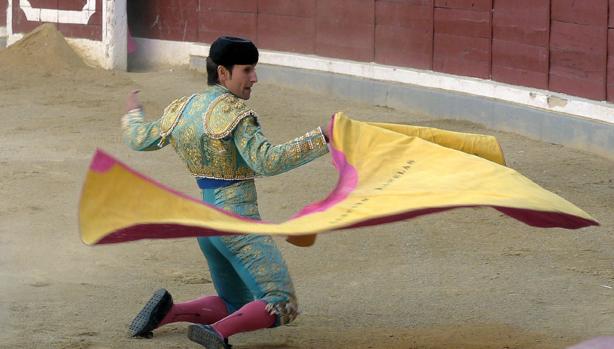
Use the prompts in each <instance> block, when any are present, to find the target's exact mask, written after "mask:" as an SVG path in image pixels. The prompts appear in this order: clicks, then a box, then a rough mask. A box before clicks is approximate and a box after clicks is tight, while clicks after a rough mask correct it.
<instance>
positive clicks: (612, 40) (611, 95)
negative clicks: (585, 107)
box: [607, 28, 614, 103]
mask: <svg viewBox="0 0 614 349" xmlns="http://www.w3.org/2000/svg"><path fill="white" fill-rule="evenodd" d="M607 80H608V101H609V102H612V103H614V28H612V29H609V30H608V77H607Z"/></svg>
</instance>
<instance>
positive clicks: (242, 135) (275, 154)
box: [233, 116, 328, 176]
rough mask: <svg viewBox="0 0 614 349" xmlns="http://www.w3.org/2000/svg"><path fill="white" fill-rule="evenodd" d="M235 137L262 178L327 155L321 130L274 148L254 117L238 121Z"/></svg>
mask: <svg viewBox="0 0 614 349" xmlns="http://www.w3.org/2000/svg"><path fill="white" fill-rule="evenodd" d="M233 137H234V142H235V145H236V146H237V149H238V150H239V153H240V154H241V156H242V157H243V159H244V160H245V162H246V163H247V164H248V165H249V167H251V168H252V169H253V170H254V171H255V172H256V173H257V174H259V175H262V176H273V175H276V174H280V173H283V172H286V171H289V170H291V169H293V168H296V167H299V166H301V165H304V164H306V163H308V162H310V161H312V160H314V159H316V158H318V157H320V156H322V155H324V154H326V153H327V152H328V147H327V145H326V141H325V140H324V135H323V134H322V130H321V129H320V128H319V127H318V128H317V129H315V130H313V131H309V132H307V133H306V134H305V135H303V136H301V137H298V138H295V139H293V140H291V141H289V142H286V143H283V144H279V145H272V144H271V143H270V142H269V141H268V140H267V138H266V137H265V136H264V135H263V134H262V131H261V129H260V126H259V125H258V123H257V121H256V118H255V117H251V116H250V117H246V118H245V119H243V120H241V122H239V124H238V125H237V127H236V129H235V130H234V133H233Z"/></svg>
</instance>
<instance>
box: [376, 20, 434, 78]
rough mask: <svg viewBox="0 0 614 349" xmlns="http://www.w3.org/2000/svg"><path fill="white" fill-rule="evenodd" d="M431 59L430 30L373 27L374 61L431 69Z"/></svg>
mask: <svg viewBox="0 0 614 349" xmlns="http://www.w3.org/2000/svg"><path fill="white" fill-rule="evenodd" d="M432 60H433V32H432V30H428V29H426V28H425V29H424V30H414V29H408V28H403V27H399V26H387V25H378V26H376V27H375V62H377V63H382V64H387V65H396V66H401V67H412V68H419V69H431V68H432Z"/></svg>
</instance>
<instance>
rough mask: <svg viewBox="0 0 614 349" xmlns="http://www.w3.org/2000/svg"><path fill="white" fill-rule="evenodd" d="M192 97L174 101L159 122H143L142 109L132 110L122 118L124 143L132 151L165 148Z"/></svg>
mask: <svg viewBox="0 0 614 349" xmlns="http://www.w3.org/2000/svg"><path fill="white" fill-rule="evenodd" d="M193 97H194V95H192V96H190V97H182V98H179V99H176V100H174V101H173V102H172V103H171V104H169V105H168V106H167V107H166V108H165V109H164V113H163V114H162V117H161V118H160V119H159V120H156V121H152V122H145V120H144V118H145V116H144V114H143V110H142V109H140V108H139V109H133V110H131V111H129V112H128V114H126V115H124V116H123V117H122V131H123V138H124V142H125V143H126V144H128V146H130V148H132V149H134V150H142V151H148V150H158V149H161V148H163V147H164V146H166V145H167V144H168V143H169V142H168V137H169V136H170V134H171V133H172V132H173V129H174V128H175V126H176V125H177V122H178V121H179V118H180V117H181V114H182V113H183V110H184V109H185V107H186V105H187V104H188V102H189V101H190V100H191V99H192V98H193Z"/></svg>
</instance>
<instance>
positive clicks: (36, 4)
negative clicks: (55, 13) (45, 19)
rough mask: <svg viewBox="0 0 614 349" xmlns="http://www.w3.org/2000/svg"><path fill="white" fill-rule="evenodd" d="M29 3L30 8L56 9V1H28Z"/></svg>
mask: <svg viewBox="0 0 614 349" xmlns="http://www.w3.org/2000/svg"><path fill="white" fill-rule="evenodd" d="M29 3H30V7H32V8H50V9H57V8H58V0H30V1H29Z"/></svg>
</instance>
